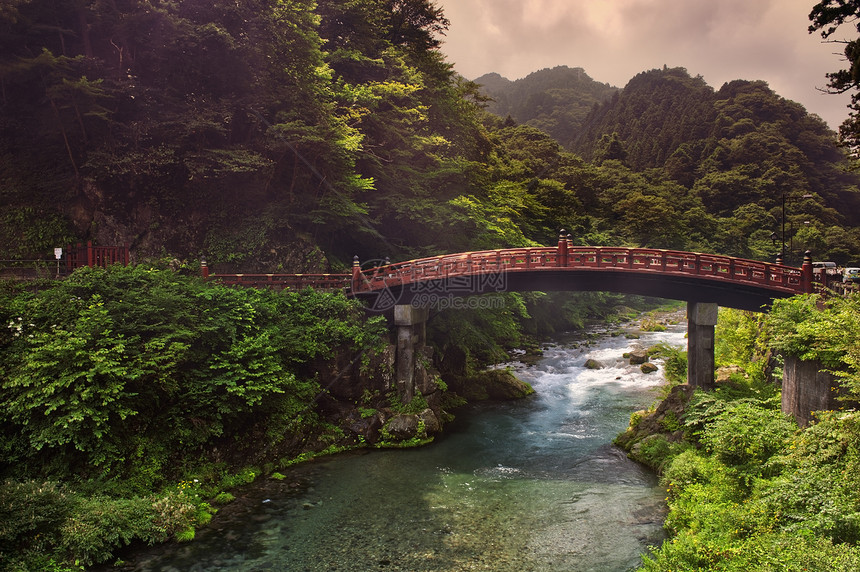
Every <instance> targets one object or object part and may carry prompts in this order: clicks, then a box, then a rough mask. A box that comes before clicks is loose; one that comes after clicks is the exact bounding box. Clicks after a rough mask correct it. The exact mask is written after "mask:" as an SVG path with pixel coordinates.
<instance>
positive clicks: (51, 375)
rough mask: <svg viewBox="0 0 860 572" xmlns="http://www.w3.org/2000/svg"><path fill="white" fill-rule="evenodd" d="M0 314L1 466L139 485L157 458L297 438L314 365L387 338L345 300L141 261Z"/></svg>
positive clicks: (93, 274) (76, 279)
mask: <svg viewBox="0 0 860 572" xmlns="http://www.w3.org/2000/svg"><path fill="white" fill-rule="evenodd" d="M2 317H3V321H4V323H6V324H11V327H7V328H6V329H5V330H6V334H5V338H4V339H5V342H4V345H3V351H2V353H0V364H2V367H3V368H4V371H6V372H7V375H6V376H4V378H3V380H2V386H3V388H4V394H3V398H2V403H3V406H4V413H3V415H2V422H3V423H4V424H6V427H7V428H8V429H9V432H8V433H7V435H9V437H8V438H7V439H5V440H4V441H3V447H4V449H5V451H6V459H7V463H9V464H7V465H6V466H7V467H11V466H15V470H16V472H17V473H18V474H21V471H22V470H23V471H27V470H32V471H33V472H34V474H38V472H39V471H41V470H42V469H44V468H46V467H48V466H51V467H54V469H53V470H55V471H61V473H59V474H62V473H63V472H69V474H72V473H73V472H74V471H82V470H89V471H92V470H93V468H96V469H97V470H98V471H99V472H98V473H96V474H100V475H102V478H105V479H108V480H110V479H113V478H118V477H120V476H122V477H123V478H125V479H129V478H130V479H132V480H131V481H129V482H134V480H137V481H138V482H140V483H141V485H146V486H151V485H153V484H155V483H156V482H157V479H158V478H159V477H158V474H159V473H161V474H162V476H163V470H164V469H165V468H166V467H167V464H166V460H167V459H166V458H165V453H164V452H165V451H182V450H184V451H185V454H187V453H188V452H189V451H192V450H197V451H203V450H205V448H206V447H208V446H211V444H212V443H213V440H214V439H217V438H219V437H221V436H223V435H228V436H230V437H231V438H236V439H240V438H241V437H242V435H248V434H250V433H249V432H255V431H265V432H266V433H267V434H268V435H269V436H270V438H271V439H273V440H274V441H277V440H278V439H283V438H285V436H286V435H288V434H289V433H290V432H296V431H300V430H301V428H302V427H303V426H304V425H305V424H307V423H309V422H312V420H313V415H305V416H304V417H301V416H300V415H301V414H302V413H303V412H306V411H307V410H308V409H309V407H310V404H311V403H312V402H313V399H314V398H315V396H316V394H317V393H318V392H319V386H318V384H317V382H316V381H315V380H314V379H313V375H314V372H313V369H312V367H313V366H312V365H310V364H311V363H312V362H313V360H316V359H328V358H330V357H332V356H333V355H334V354H333V352H334V351H335V348H338V347H342V346H345V347H353V348H369V347H374V346H377V345H378V344H379V343H381V342H380V338H379V334H380V332H381V330H380V329H379V328H380V324H379V322H378V321H376V322H373V323H372V324H370V325H367V324H365V321H364V320H363V319H362V317H361V314H360V311H359V309H358V307H357V306H356V305H355V304H354V303H353V302H349V301H347V300H346V299H345V298H343V297H342V296H339V295H333V294H321V293H315V292H312V291H304V292H283V293H275V292H270V291H260V290H253V289H245V290H236V289H227V288H222V287H219V286H217V285H211V284H204V283H202V282H199V281H198V280H197V279H193V278H183V277H181V276H178V275H176V274H175V273H173V272H170V271H161V270H154V269H149V268H145V267H129V268H123V267H113V268H110V269H82V270H80V271H78V272H77V273H75V274H74V275H73V276H72V277H70V278H69V279H67V280H65V281H63V282H61V283H57V284H56V285H55V286H54V287H53V288H50V289H48V290H43V291H41V292H39V293H36V294H29V293H24V294H21V295H19V296H15V297H12V298H10V299H9V304H7V305H5V307H4V310H3V316H2ZM13 461H14V463H13ZM85 468H86V469H85ZM91 475H92V473H91Z"/></svg>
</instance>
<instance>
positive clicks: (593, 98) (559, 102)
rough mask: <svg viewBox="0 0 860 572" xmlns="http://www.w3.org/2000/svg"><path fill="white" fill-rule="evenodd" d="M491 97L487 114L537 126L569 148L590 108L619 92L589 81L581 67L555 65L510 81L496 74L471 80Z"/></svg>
mask: <svg viewBox="0 0 860 572" xmlns="http://www.w3.org/2000/svg"><path fill="white" fill-rule="evenodd" d="M474 81H475V83H477V84H479V85H480V86H481V92H482V93H484V94H486V95H487V96H488V97H490V101H489V102H488V104H487V111H489V112H490V113H494V114H496V115H500V116H502V117H506V116H508V115H510V116H511V118H512V119H514V121H516V122H517V123H523V124H525V125H530V126H532V127H537V128H538V129H540V130H542V131H546V132H547V133H549V134H550V135H552V136H553V137H554V138H555V139H556V140H557V141H558V142H559V143H561V144H562V145H564V146H566V147H567V146H569V145H570V144H571V143H572V141H571V137H572V136H574V135H575V134H576V133H578V132H579V131H580V129H581V128H582V125H583V121H584V120H585V117H586V116H587V115H588V113H589V112H590V111H591V109H592V107H594V106H595V105H597V104H599V103H602V102H604V101H605V100H607V99H609V98H610V97H612V95H613V94H614V93H616V92H617V91H618V89H617V88H615V87H612V86H610V85H609V84H605V83H600V82H597V81H594V80H593V79H591V78H590V77H589V76H588V74H586V73H585V70H583V69H582V68H569V67H567V66H557V67H554V68H552V69H548V68H545V69H542V70H539V71H536V72H533V73H530V74H529V75H528V76H526V77H524V78H522V79H518V80H516V81H511V80H509V79H507V78H503V77H502V76H500V75H499V74H497V73H489V74H486V75H483V76H481V77H479V78H477V79H475V80H474Z"/></svg>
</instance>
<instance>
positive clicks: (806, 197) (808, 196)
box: [770, 193, 814, 264]
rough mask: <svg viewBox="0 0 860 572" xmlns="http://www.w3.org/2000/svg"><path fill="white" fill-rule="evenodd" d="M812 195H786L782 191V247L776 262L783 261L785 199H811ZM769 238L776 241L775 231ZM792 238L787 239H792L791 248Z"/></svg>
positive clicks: (792, 247) (792, 246)
mask: <svg viewBox="0 0 860 572" xmlns="http://www.w3.org/2000/svg"><path fill="white" fill-rule="evenodd" d="M813 196H814V195H811V194H809V193H807V194H805V195H801V196H799V197H787V196H786V194H785V193H782V248H781V249H780V251H779V256H778V257H777V261H776V262H777V264H783V263H784V261H785V203H786V200H788V199H794V198H798V199H811V198H813ZM770 238H771V240H773V241H774V243H775V242H776V240H775V238H776V234H775V233H774V234H771V235H770ZM793 238H794V237H793V236H792V237H789V240H792V244H791V249H792V250H793V249H794V243H793Z"/></svg>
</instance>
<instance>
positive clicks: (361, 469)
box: [121, 325, 685, 572]
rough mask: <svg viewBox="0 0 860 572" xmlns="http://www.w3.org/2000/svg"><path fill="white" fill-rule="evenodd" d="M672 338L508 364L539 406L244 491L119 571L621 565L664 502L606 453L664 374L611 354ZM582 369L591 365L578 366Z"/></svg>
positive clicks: (608, 338) (613, 341) (554, 350)
mask: <svg viewBox="0 0 860 572" xmlns="http://www.w3.org/2000/svg"><path fill="white" fill-rule="evenodd" d="M598 333H599V332H598ZM592 334H593V332H592ZM684 334H685V328H684V326H683V325H678V326H672V327H670V329H669V331H667V332H659V333H649V332H642V333H641V337H640V338H639V339H628V338H627V337H625V336H623V335H615V336H612V335H609V333H608V332H605V333H603V334H602V335H599V336H597V337H594V336H593V335H592V337H591V341H590V342H589V343H585V342H583V341H581V340H580V341H576V340H574V339H572V338H571V339H570V340H566V341H564V340H560V341H558V342H556V343H553V344H548V345H547V346H546V347H545V348H544V357H543V358H542V359H540V360H539V361H538V362H537V363H535V364H533V365H529V366H526V365H522V364H516V363H515V364H506V365H507V366H509V367H512V368H514V369H515V370H516V373H517V375H518V376H520V377H521V378H522V379H524V380H526V381H528V382H529V383H531V384H532V385H533V386H534V388H535V390H536V395H534V396H532V397H530V398H527V399H524V400H521V401H517V402H512V403H504V404H492V405H485V406H479V407H477V408H474V409H472V410H469V411H466V412H461V413H460V414H459V417H460V419H459V420H458V421H456V422H455V423H454V424H452V425H450V426H449V427H447V428H446V430H447V432H446V435H445V436H444V437H442V438H439V439H438V440H437V442H435V443H433V444H431V445H429V446H426V447H423V448H419V449H412V450H388V451H370V452H363V453H359V454H346V455H340V456H336V457H332V458H328V459H323V460H321V461H316V462H313V463H310V464H307V465H304V466H300V467H297V468H296V469H295V470H293V471H289V472H288V474H287V478H286V479H284V480H282V481H273V480H269V481H265V482H263V483H258V484H254V485H252V486H250V487H249V488H248V489H247V490H245V491H243V492H242V493H241V495H239V498H237V500H236V501H234V502H233V503H231V504H230V505H227V506H226V507H224V508H222V509H221V511H220V512H219V514H218V515H217V516H216V517H215V519H214V520H213V522H212V523H211V524H210V525H209V526H208V527H205V528H203V529H201V530H199V531H198V534H197V538H196V539H195V540H194V541H193V542H190V543H187V544H183V545H173V546H170V547H166V548H165V547H158V548H157V549H154V550H151V551H148V552H144V553H140V554H137V555H135V556H134V557H133V558H129V562H128V563H127V564H126V566H124V567H122V568H121V569H123V570H134V571H136V572H155V571H158V572H176V571H182V572H186V571H192V572H193V571H200V572H204V571H205V572H222V571H223V572H227V571H291V572H292V571H296V572H323V571H327V572H334V571H337V572H353V571H354V572H366V571H376V570H379V571H404V572H420V571H446V572H448V571H451V572H453V571H457V572H459V571H466V570H490V571H494V572H507V571H511V572H513V571H516V572H525V571H535V572H543V571H565V572H572V571H600V572H612V571H625V570H631V569H634V568H636V567H637V566H638V565H639V564H640V556H641V554H643V553H645V552H647V550H648V547H649V546H653V545H657V544H659V543H660V542H661V541H662V540H663V532H662V519H663V516H664V512H663V511H664V495H665V491H662V490H661V489H660V487H659V486H658V484H657V479H656V477H655V476H654V475H653V474H652V473H650V472H649V471H647V470H645V469H643V468H642V467H641V466H639V465H637V464H636V463H634V462H632V461H630V460H628V459H627V458H626V456H625V455H624V453H623V452H622V451H620V450H618V449H617V448H615V447H613V446H612V445H611V442H612V439H613V438H614V437H615V436H616V435H617V434H618V433H619V432H621V431H623V430H624V428H625V427H626V426H627V423H628V420H629V417H630V414H631V413H632V412H633V411H635V410H637V409H642V408H644V407H647V406H648V405H650V404H651V403H653V402H654V400H655V399H656V397H657V396H656V392H655V389H656V388H657V387H658V386H659V385H660V384H661V383H663V381H664V379H663V377H662V368H661V369H660V371H658V372H657V373H652V374H643V373H642V372H641V371H640V370H639V368H638V366H631V365H629V364H628V363H627V360H625V359H624V358H623V357H622V354H624V353H625V352H629V351H631V350H632V349H634V348H637V347H642V348H647V347H650V346H652V345H653V344H655V343H657V342H661V341H662V342H666V343H669V344H672V345H677V346H683V345H684V344H685V340H684ZM589 358H593V359H596V360H597V361H599V362H600V363H601V364H602V365H603V366H604V367H603V368H601V369H586V368H585V367H584V364H585V361H586V360H587V359H589ZM658 365H660V364H659V362H658Z"/></svg>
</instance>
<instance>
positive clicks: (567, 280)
mask: <svg viewBox="0 0 860 572" xmlns="http://www.w3.org/2000/svg"><path fill="white" fill-rule="evenodd" d="M807 258H809V257H807ZM807 262H808V264H807ZM213 278H217V279H219V280H221V281H222V282H223V283H225V284H237V285H243V286H254V287H276V288H290V289H299V288H305V287H311V288H315V289H322V290H343V291H346V292H348V293H350V294H352V295H356V296H362V295H373V294H378V293H381V292H387V293H389V294H390V297H391V296H393V297H395V298H397V299H398V300H404V301H406V302H411V301H412V300H414V299H415V296H416V295H420V294H427V293H428V292H432V293H435V294H436V295H439V294H448V295H460V296H462V295H470V294H481V293H486V292H493V291H495V292H500V291H504V290H511V291H520V290H544V289H546V290H607V291H618V292H627V293H639V294H645V295H653V296H661V297H664V298H672V299H679V300H687V301H711V302H716V303H720V304H721V305H728V306H734V307H742V308H748V309H758V308H760V307H761V305H762V304H766V303H768V302H769V301H770V300H772V299H773V298H781V297H787V296H792V295H795V294H800V293H804V292H812V291H813V289H814V287H815V286H814V279H813V275H812V265H811V259H810V260H808V261H806V260H805V261H804V267H802V268H795V267H792V266H784V265H781V264H772V263H768V262H760V261H756V260H747V259H742V258H735V257H731V256H720V255H714V254H702V253H696V252H684V251H676V250H661V249H649V248H623V247H586V246H576V247H574V246H570V245H569V244H568V243H567V241H560V242H559V245H558V246H557V247H536V248H508V249H498V250H484V251H476V252H464V253H458V254H445V255H441V256H431V257H427V258H420V259H416V260H408V261H404V262H396V263H391V264H384V265H380V266H375V267H372V268H365V269H362V268H361V267H360V265H359V263H358V260H355V261H354V266H353V272H352V274H230V275H217V276H213Z"/></svg>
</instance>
